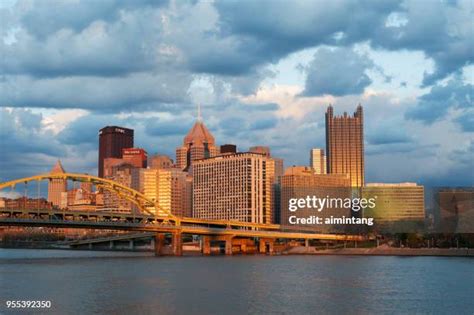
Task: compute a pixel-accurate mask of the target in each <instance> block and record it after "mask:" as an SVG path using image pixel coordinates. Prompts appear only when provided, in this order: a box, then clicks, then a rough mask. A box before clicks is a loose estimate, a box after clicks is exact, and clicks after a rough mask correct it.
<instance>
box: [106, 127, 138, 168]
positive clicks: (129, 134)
mask: <svg viewBox="0 0 474 315" xmlns="http://www.w3.org/2000/svg"><path fill="white" fill-rule="evenodd" d="M126 148H133V129H128V128H123V127H118V126H107V127H104V128H102V129H100V130H99V167H98V168H99V177H104V159H106V158H118V159H121V158H122V149H126Z"/></svg>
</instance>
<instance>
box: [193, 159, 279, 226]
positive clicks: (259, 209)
mask: <svg viewBox="0 0 474 315" xmlns="http://www.w3.org/2000/svg"><path fill="white" fill-rule="evenodd" d="M274 173H275V162H274V160H272V159H271V158H269V157H267V156H265V155H262V154H257V153H250V152H243V153H236V154H229V155H221V156H217V157H212V158H208V159H202V160H196V161H195V162H194V164H193V173H192V174H193V216H194V217H196V218H203V219H204V218H206V219H218V220H237V221H242V222H252V223H273V222H274V221H273V213H272V212H273V211H272V193H273V189H272V187H273V183H274Z"/></svg>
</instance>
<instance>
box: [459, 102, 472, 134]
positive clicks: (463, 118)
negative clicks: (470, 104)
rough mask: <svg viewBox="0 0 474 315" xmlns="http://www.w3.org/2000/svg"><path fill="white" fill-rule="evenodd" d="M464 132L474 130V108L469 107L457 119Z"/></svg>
mask: <svg viewBox="0 0 474 315" xmlns="http://www.w3.org/2000/svg"><path fill="white" fill-rule="evenodd" d="M455 122H457V123H458V124H459V125H460V126H461V130H462V131H464V132H474V110H473V109H472V108H471V109H468V110H466V111H465V112H462V113H461V115H460V116H459V117H458V118H456V119H455Z"/></svg>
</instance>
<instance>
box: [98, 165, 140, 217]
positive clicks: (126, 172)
mask: <svg viewBox="0 0 474 315" xmlns="http://www.w3.org/2000/svg"><path fill="white" fill-rule="evenodd" d="M134 169H135V167H134V166H133V165H131V164H128V163H120V164H118V165H115V166H112V167H111V168H110V174H108V175H107V177H106V178H107V179H110V180H113V181H115V182H117V183H119V184H121V185H124V186H126V187H132V170H134ZM97 203H99V202H97ZM103 204H104V208H106V209H109V210H115V211H119V212H131V211H132V202H131V201H128V200H126V199H125V198H121V197H120V196H118V195H117V194H116V193H114V192H111V191H108V190H104V191H103Z"/></svg>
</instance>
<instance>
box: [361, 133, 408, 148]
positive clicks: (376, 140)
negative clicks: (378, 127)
mask: <svg viewBox="0 0 474 315" xmlns="http://www.w3.org/2000/svg"><path fill="white" fill-rule="evenodd" d="M367 140H368V141H369V143H370V144H374V145H384V144H393V143H408V142H411V141H412V139H411V138H410V137H409V136H408V135H407V134H406V133H405V132H403V131H402V130H401V129H391V130H387V131H386V133H381V132H380V131H376V132H375V133H371V134H370V135H368V137H367Z"/></svg>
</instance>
